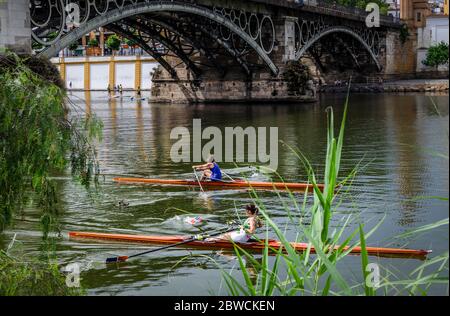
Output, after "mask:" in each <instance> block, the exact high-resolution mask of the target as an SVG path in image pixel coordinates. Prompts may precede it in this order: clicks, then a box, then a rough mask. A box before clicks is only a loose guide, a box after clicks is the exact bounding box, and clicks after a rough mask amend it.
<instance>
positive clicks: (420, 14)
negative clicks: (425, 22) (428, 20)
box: [416, 12, 422, 22]
mask: <svg viewBox="0 0 450 316" xmlns="http://www.w3.org/2000/svg"><path fill="white" fill-rule="evenodd" d="M416 21H417V22H421V21H422V12H417V16H416Z"/></svg>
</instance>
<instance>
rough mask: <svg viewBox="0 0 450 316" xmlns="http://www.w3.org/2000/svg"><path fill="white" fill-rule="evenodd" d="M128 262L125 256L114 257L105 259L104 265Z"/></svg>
mask: <svg viewBox="0 0 450 316" xmlns="http://www.w3.org/2000/svg"><path fill="white" fill-rule="evenodd" d="M127 260H128V257H127V256H121V257H114V258H108V259H106V263H116V262H125V261H127Z"/></svg>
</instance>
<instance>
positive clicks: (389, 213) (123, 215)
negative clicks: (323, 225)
mask: <svg viewBox="0 0 450 316" xmlns="http://www.w3.org/2000/svg"><path fill="white" fill-rule="evenodd" d="M70 98H71V99H72V101H74V102H75V103H76V104H77V105H78V106H79V107H81V108H82V109H84V110H85V111H86V112H87V113H95V114H96V115H97V116H98V117H99V118H101V119H102V120H103V122H104V131H103V134H104V135H103V141H102V142H101V143H99V144H98V145H97V148H98V153H99V159H100V163H101V171H102V174H103V175H104V178H102V180H101V186H100V189H99V190H98V191H97V192H95V191H89V192H87V191H86V190H85V189H84V188H82V187H81V186H80V185H78V184H76V183H74V182H73V181H72V180H71V178H70V176H69V175H67V176H61V177H58V178H57V183H58V186H59V189H60V192H61V194H60V200H61V206H62V209H63V212H62V214H61V217H60V221H61V228H62V231H63V233H64V234H63V236H62V237H60V238H56V239H55V240H56V255H57V258H58V260H59V261H60V262H61V264H63V265H66V264H69V263H74V262H76V263H79V264H80V266H81V268H82V273H81V278H82V281H81V283H82V285H83V287H85V288H86V289H87V291H88V294H90V295H209V294H226V293H227V291H226V288H225V286H224V284H222V282H221V276H220V270H219V269H218V268H217V266H216V265H215V263H214V262H212V260H210V259H208V258H207V257H199V256H190V254H191V253H192V254H202V255H206V256H209V257H211V258H213V259H214V260H216V261H217V262H218V263H219V264H220V265H221V266H222V267H223V268H224V269H225V270H226V271H230V270H231V269H233V268H237V266H238V264H237V261H236V258H234V257H233V256H231V255H224V254H221V253H217V252H214V251H194V252H192V251H191V250H186V249H171V250H167V251H161V252H157V253H154V254H151V255H148V256H143V257H139V258H136V259H134V260H131V261H129V262H128V263H126V264H121V265H120V266H109V267H106V266H105V265H104V264H102V263H101V262H103V260H104V259H105V258H106V257H109V256H111V255H113V254H114V255H118V254H119V255H120V254H132V253H134V252H135V251H138V250H142V249H144V247H143V246H133V245H117V244H112V243H98V242H93V241H88V242H80V241H75V240H69V239H68V238H67V236H66V235H67V232H69V231H92V232H110V233H127V234H193V233H197V232H198V230H197V229H195V228H193V227H192V226H189V225H187V224H185V223H184V222H183V218H184V217H185V216H187V215H186V214H185V213H183V211H186V212H190V213H193V214H198V215H201V216H202V217H203V218H204V219H205V220H206V221H207V225H206V226H205V227H204V228H206V229H211V228H217V227H221V226H220V223H225V222H226V221H227V220H229V219H234V218H236V210H235V209H236V208H237V209H238V210H239V211H240V210H241V208H242V207H243V206H244V205H245V204H247V203H249V202H251V199H250V197H249V193H248V192H247V191H245V190H239V191H216V192H208V193H207V195H206V196H205V195H202V194H200V192H199V190H198V189H197V190H194V189H188V188H168V187H153V186H132V185H117V184H114V183H113V182H112V178H113V177H115V176H132V177H135V176H142V177H157V178H170V179H177V178H179V179H187V178H192V177H193V176H192V172H191V165H190V164H188V163H179V164H175V163H172V162H171V159H170V149H171V146H172V145H173V143H174V141H173V140H170V137H169V136H170V132H171V130H172V128H174V127H187V128H189V129H190V128H191V127H192V124H193V119H195V118H200V119H202V124H203V126H204V127H207V126H216V127H219V128H221V129H223V128H224V127H236V126H242V127H244V128H245V127H247V126H254V127H278V128H279V139H280V140H282V141H283V142H285V143H286V144H289V145H291V146H293V147H296V148H300V149H301V151H302V152H303V153H304V154H305V155H306V156H307V157H308V158H309V160H310V161H311V162H312V164H313V166H314V168H315V169H316V171H317V173H318V175H319V179H322V173H323V169H324V158H325V152H326V127H327V126H326V125H327V121H326V112H325V109H326V108H327V107H328V106H332V107H333V108H334V111H335V114H336V125H337V123H338V122H339V121H340V118H341V116H342V115H341V114H342V110H343V104H344V99H345V96H344V95H323V96H321V100H320V102H318V103H315V104H303V105H300V104H299V105H292V104H290V105H282V104H277V105H275V104H273V105H192V106H189V105H158V104H149V102H148V101H146V100H143V101H132V100H131V99H130V98H129V97H128V96H124V97H123V98H122V99H120V98H119V99H114V100H111V101H108V97H107V95H106V94H104V93H92V94H84V93H74V94H71V95H70ZM430 98H432V99H433V100H434V102H435V103H436V106H437V111H436V109H435V108H434V107H433V105H432V101H431V99H430ZM448 109H449V102H448V95H424V94H402V95H396V94H389V95H382V94H380V95H375V94H367V95H366V94H355V95H352V96H351V99H350V107H349V117H348V122H347V127H346V137H345V144H344V151H343V157H342V158H343V159H342V170H341V178H342V177H344V176H346V175H347V174H348V173H349V172H350V171H351V170H352V169H353V168H354V167H355V166H356V165H357V164H358V163H360V168H359V169H358V173H357V175H356V178H355V180H354V182H353V184H352V187H351V194H350V195H348V196H347V197H345V198H344V199H343V202H342V203H341V205H339V207H338V208H337V210H336V212H335V217H334V218H333V220H332V227H333V228H338V227H339V226H340V224H341V222H340V220H341V219H342V217H344V216H347V215H349V214H350V215H352V216H353V218H356V220H355V221H354V222H353V223H352V225H350V227H349V229H348V232H347V233H350V232H351V231H353V230H354V229H356V228H357V223H358V221H359V222H363V223H366V225H367V227H366V230H369V229H370V228H371V227H374V226H375V225H376V224H377V223H378V222H379V221H380V220H382V219H383V218H384V221H383V222H382V224H381V226H380V228H379V229H378V230H377V231H376V232H375V233H374V234H373V235H372V236H371V237H370V238H369V240H368V241H367V243H368V244H369V245H373V246H393V247H396V246H398V247H403V246H408V247H410V248H418V249H433V251H434V255H439V254H441V253H443V252H445V251H448V235H449V232H448V226H441V227H439V228H437V229H435V230H433V231H432V232H431V233H425V234H419V235H415V236H413V237H411V238H408V239H407V240H404V239H392V238H391V237H393V236H397V235H399V234H402V233H405V232H407V231H409V230H411V229H414V228H417V227H421V226H424V225H427V224H430V223H434V222H437V221H439V220H442V219H445V218H448V202H445V201H441V200H438V199H417V197H427V196H440V197H448V195H449V193H448V192H449V178H448V171H449V170H448V167H449V164H448V158H445V157H442V155H443V156H447V157H448V151H449V150H448V129H449V121H448ZM437 112H439V114H438V113H437ZM222 167H223V168H225V169H226V170H229V172H230V174H232V175H235V176H239V175H244V176H246V177H250V178H251V179H256V180H264V179H267V175H264V174H262V173H261V172H259V171H258V170H257V169H252V168H248V167H247V166H246V164H243V168H241V169H236V166H235V165H233V164H223V165H222ZM278 172H279V174H280V175H282V176H283V178H284V179H285V180H286V181H292V182H297V181H304V180H305V179H306V176H305V173H304V169H303V168H302V164H301V163H300V161H299V160H298V159H297V157H296V156H295V155H294V154H293V153H292V151H291V150H289V149H288V148H287V147H286V146H280V147H279V167H278ZM260 199H261V201H262V202H263V203H264V204H265V205H266V207H267V209H268V210H269V212H270V215H271V217H272V218H273V219H274V221H275V222H276V223H277V224H279V225H280V227H285V224H288V223H290V221H289V218H288V216H287V211H286V209H285V207H283V205H282V203H281V201H280V198H279V197H277V195H276V194H275V193H273V192H272V193H271V192H264V193H260ZM282 199H283V200H284V201H287V202H286V203H287V205H288V206H287V207H288V208H291V207H292V203H291V201H289V200H288V199H287V195H282ZM296 199H297V200H298V201H299V202H302V200H303V196H302V195H296ZM120 201H126V202H127V203H129V206H128V207H122V208H121V207H119V206H118V204H119V202H120ZM310 204H311V201H309V200H308V205H310ZM181 210H182V211H181ZM38 221H39V212H38V211H37V210H33V209H31V210H27V212H26V216H24V217H23V218H17V219H16V220H15V223H14V226H13V227H12V228H11V229H9V230H8V231H6V232H5V233H4V234H3V235H1V237H0V246H1V247H3V248H5V247H6V246H7V245H8V243H9V241H10V240H11V238H12V236H13V235H14V233H17V237H16V239H17V241H16V243H15V248H14V249H16V248H17V250H13V251H17V252H19V251H21V252H25V253H27V254H28V255H29V256H38V255H39V254H40V249H41V246H42V240H41V234H40V229H39V224H38ZM287 236H288V237H289V238H295V232H294V229H293V228H291V227H290V226H289V225H288V228H287ZM371 260H372V261H374V262H378V263H379V264H381V265H382V266H383V267H385V268H386V269H389V270H390V271H394V272H395V273H396V275H399V276H401V277H402V278H407V275H408V273H409V272H410V271H412V270H413V269H414V268H415V267H417V266H418V265H419V264H420V261H417V260H401V259H380V258H371ZM360 269H361V268H360V258H359V257H349V258H346V259H345V261H344V264H343V265H341V266H340V271H341V273H342V274H343V275H344V276H345V277H346V278H347V279H348V280H354V279H355V280H359V279H361V277H360V275H361V273H360ZM234 273H235V275H237V274H236V272H234ZM430 293H431V294H448V293H447V289H446V287H434V288H432V289H431V290H430Z"/></svg>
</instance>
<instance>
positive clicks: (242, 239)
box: [206, 204, 263, 243]
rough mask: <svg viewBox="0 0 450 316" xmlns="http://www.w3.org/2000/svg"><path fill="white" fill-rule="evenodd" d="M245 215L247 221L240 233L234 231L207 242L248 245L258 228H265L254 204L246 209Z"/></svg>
mask: <svg viewBox="0 0 450 316" xmlns="http://www.w3.org/2000/svg"><path fill="white" fill-rule="evenodd" d="M245 214H246V216H247V219H246V220H245V222H244V224H243V225H242V226H241V227H240V230H239V231H233V232H230V233H226V234H224V235H221V236H219V237H216V238H211V239H207V240H206V241H218V240H226V241H233V242H235V243H247V242H249V241H251V239H252V238H253V236H254V235H255V233H256V230H257V229H258V228H261V227H262V226H263V223H262V221H261V219H260V218H259V216H258V215H259V209H258V208H257V207H256V206H255V205H254V204H249V205H247V206H246V207H245Z"/></svg>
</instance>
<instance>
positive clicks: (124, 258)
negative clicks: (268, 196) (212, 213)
mask: <svg viewBox="0 0 450 316" xmlns="http://www.w3.org/2000/svg"><path fill="white" fill-rule="evenodd" d="M234 230H236V227H233V228H229V229H228V230H224V231H221V232H217V233H214V234H200V235H197V236H194V237H192V238H189V239H187V240H185V241H182V242H179V243H176V244H173V245H169V246H164V247H160V248H156V249H152V250H148V251H144V252H141V253H137V254H135V255H132V256H120V257H113V258H108V259H106V263H114V262H125V261H127V260H128V259H131V258H135V257H139V256H143V255H146V254H149V253H153V252H157V251H161V250H166V249H169V248H175V247H178V246H182V245H185V244H188V243H191V242H193V241H198V240H204V239H206V238H210V237H216V236H220V235H222V234H226V233H229V232H232V231H234Z"/></svg>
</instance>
